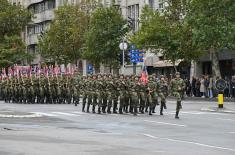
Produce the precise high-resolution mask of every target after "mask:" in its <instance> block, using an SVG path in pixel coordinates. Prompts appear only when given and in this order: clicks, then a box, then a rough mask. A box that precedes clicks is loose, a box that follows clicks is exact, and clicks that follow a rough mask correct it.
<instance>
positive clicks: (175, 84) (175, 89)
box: [170, 72, 185, 119]
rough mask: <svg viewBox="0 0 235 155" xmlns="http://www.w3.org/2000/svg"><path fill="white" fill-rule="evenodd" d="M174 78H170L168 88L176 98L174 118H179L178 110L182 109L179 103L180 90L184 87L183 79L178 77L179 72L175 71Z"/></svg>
mask: <svg viewBox="0 0 235 155" xmlns="http://www.w3.org/2000/svg"><path fill="white" fill-rule="evenodd" d="M175 76H176V77H175V78H174V79H172V80H171V83H170V88H171V90H172V95H173V96H175V97H176V98H177V104H176V113H175V118H176V119H179V111H180V109H182V105H181V92H182V90H183V89H184V88H185V83H184V80H183V79H181V78H180V73H179V72H176V74H175Z"/></svg>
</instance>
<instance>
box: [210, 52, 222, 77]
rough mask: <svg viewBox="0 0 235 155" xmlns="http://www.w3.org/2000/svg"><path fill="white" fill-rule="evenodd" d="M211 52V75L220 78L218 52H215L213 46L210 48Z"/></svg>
mask: <svg viewBox="0 0 235 155" xmlns="http://www.w3.org/2000/svg"><path fill="white" fill-rule="evenodd" d="M210 54H211V58H212V60H211V67H212V75H213V77H214V78H216V77H219V78H221V72H220V66H219V53H218V52H216V50H215V49H214V48H211V49H210Z"/></svg>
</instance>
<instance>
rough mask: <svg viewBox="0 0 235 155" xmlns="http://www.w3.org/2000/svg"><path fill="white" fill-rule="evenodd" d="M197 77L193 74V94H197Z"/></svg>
mask: <svg viewBox="0 0 235 155" xmlns="http://www.w3.org/2000/svg"><path fill="white" fill-rule="evenodd" d="M196 81H197V80H196V78H195V77H194V76H193V78H192V82H191V86H192V96H193V97H194V96H196Z"/></svg>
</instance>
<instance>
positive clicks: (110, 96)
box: [0, 73, 185, 118]
mask: <svg viewBox="0 0 235 155" xmlns="http://www.w3.org/2000/svg"><path fill="white" fill-rule="evenodd" d="M0 85H1V86H0V88H1V90H0V91H1V95H2V98H3V99H4V100H5V102H7V103H11V102H12V103H24V104H26V103H27V104H34V103H41V104H62V103H63V104H71V103H74V105H75V106H77V105H78V104H79V102H82V111H83V112H88V113H89V112H90V110H91V112H92V113H99V114H101V113H108V114H110V113H119V114H123V113H132V114H133V115H137V114H138V113H140V114H144V113H146V112H148V114H149V115H152V113H155V107H156V105H158V98H160V100H161V103H160V115H163V109H166V108H167V107H166V97H167V96H168V86H169V84H168V81H167V80H166V78H165V77H164V76H161V77H160V80H159V81H158V82H156V81H155V79H154V77H153V76H151V75H150V76H149V77H148V83H147V84H146V83H144V82H143V81H142V80H141V79H140V77H138V76H135V75H132V76H124V75H120V76H119V77H117V76H113V75H111V74H108V75H106V74H103V75H101V74H97V75H88V76H80V75H79V74H73V75H71V74H65V75H59V76H57V75H56V76H55V75H44V74H41V75H40V76H34V75H32V76H30V77H28V76H24V75H22V76H20V77H5V78H3V79H1V81H0ZM170 86H171V90H172V94H173V95H174V96H175V97H176V98H177V106H176V116H175V118H179V116H178V115H179V110H180V109H181V108H182V106H181V95H180V94H181V91H182V90H183V89H184V87H185V84H184V82H183V80H182V79H180V75H179V73H176V78H175V79H172V81H171V82H170ZM80 99H81V100H80Z"/></svg>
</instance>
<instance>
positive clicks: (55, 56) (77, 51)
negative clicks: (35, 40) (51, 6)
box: [39, 5, 89, 64]
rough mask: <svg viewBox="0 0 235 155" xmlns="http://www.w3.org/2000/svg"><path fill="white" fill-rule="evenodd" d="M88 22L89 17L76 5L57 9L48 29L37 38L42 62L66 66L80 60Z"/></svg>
mask: <svg viewBox="0 0 235 155" xmlns="http://www.w3.org/2000/svg"><path fill="white" fill-rule="evenodd" d="M88 21H89V15H88V14H87V13H86V12H84V11H82V10H81V8H80V6H78V5H76V6H73V5H64V6H62V7H59V8H58V10H56V11H55V20H54V21H53V23H52V24H51V26H50V29H49V30H48V31H47V32H46V34H45V35H43V37H42V38H39V47H40V52H41V55H42V57H43V58H44V60H46V61H54V62H57V63H59V64H62V63H65V64H67V63H69V62H72V61H75V60H77V59H79V58H81V53H82V49H83V45H84V42H85V40H84V33H85V32H86V31H87V27H88Z"/></svg>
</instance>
